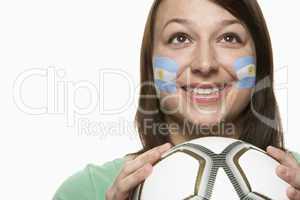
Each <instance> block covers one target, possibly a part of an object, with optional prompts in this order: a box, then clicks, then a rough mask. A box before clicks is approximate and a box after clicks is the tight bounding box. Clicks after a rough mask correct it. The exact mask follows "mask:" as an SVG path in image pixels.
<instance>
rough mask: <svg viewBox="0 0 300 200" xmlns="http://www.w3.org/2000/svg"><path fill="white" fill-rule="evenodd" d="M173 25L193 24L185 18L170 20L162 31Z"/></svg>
mask: <svg viewBox="0 0 300 200" xmlns="http://www.w3.org/2000/svg"><path fill="white" fill-rule="evenodd" d="M171 23H178V24H192V22H191V21H190V20H187V19H183V18H173V19H170V20H169V21H168V22H167V23H166V24H165V25H164V27H163V29H162V30H164V29H165V28H166V27H167V26H168V25H169V24H171Z"/></svg>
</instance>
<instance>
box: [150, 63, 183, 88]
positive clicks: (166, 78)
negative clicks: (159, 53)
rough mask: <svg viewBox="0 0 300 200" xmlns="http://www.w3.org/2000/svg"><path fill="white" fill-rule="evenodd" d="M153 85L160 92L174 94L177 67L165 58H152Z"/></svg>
mask: <svg viewBox="0 0 300 200" xmlns="http://www.w3.org/2000/svg"><path fill="white" fill-rule="evenodd" d="M152 62H153V72H154V83H155V85H156V87H157V89H159V90H160V91H161V92H167V93H176V76H177V72H178V70H179V65H178V64H177V63H176V62H175V61H174V60H172V59H170V58H167V57H154V58H153V61H152Z"/></svg>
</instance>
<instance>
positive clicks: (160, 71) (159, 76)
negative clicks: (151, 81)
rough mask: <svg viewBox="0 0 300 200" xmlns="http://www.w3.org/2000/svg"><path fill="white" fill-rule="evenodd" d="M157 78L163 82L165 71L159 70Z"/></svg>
mask: <svg viewBox="0 0 300 200" xmlns="http://www.w3.org/2000/svg"><path fill="white" fill-rule="evenodd" d="M157 77H158V78H159V79H160V80H163V79H164V71H163V70H157Z"/></svg>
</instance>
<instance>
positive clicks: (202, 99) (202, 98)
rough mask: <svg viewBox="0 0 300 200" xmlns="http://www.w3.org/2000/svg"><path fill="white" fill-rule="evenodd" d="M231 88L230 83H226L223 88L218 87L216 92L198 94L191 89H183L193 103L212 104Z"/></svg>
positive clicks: (218, 100)
mask: <svg viewBox="0 0 300 200" xmlns="http://www.w3.org/2000/svg"><path fill="white" fill-rule="evenodd" d="M231 88H232V84H226V85H225V87H224V88H222V89H219V91H218V92H215V93H211V94H205V95H204V94H198V93H194V92H192V91H191V90H186V89H183V88H182V90H183V92H184V94H185V96H186V97H187V98H188V99H189V100H190V101H191V102H193V103H196V104H200V105H213V104H216V103H218V102H220V101H221V100H222V99H223V98H224V97H225V96H226V95H227V93H228V91H229V90H230V89H231Z"/></svg>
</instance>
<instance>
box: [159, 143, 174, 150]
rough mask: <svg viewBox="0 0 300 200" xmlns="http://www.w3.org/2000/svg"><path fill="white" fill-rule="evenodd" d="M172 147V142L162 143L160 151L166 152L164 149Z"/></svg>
mask: <svg viewBox="0 0 300 200" xmlns="http://www.w3.org/2000/svg"><path fill="white" fill-rule="evenodd" d="M170 147H171V144H170V143H166V144H164V145H162V146H161V147H160V148H159V151H160V152H164V151H166V150H168V149H169V148H170Z"/></svg>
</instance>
